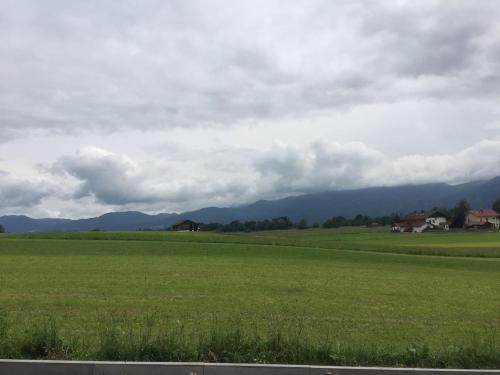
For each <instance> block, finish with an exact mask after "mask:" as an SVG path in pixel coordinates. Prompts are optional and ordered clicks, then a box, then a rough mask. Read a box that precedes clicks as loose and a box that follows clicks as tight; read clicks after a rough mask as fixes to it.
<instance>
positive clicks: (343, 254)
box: [0, 228, 500, 368]
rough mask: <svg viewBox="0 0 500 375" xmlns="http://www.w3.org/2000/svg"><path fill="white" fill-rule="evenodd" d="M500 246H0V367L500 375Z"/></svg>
mask: <svg viewBox="0 0 500 375" xmlns="http://www.w3.org/2000/svg"><path fill="white" fill-rule="evenodd" d="M499 331H500V233H465V232H458V233H445V234H444V233H425V234H392V233H388V228H341V229H328V230H327V229H309V230H288V231H269V232H255V233H237V234H218V233H202V232H199V233H172V232H81V233H80V232H75V233H31V234H3V235H0V357H17V358H19V357H23V358H66V359H111V360H113V359H126V360H203V361H231V362H238V361H244V362H288V363H315V364H350V365H358V364H365V365H395V366H401V365H412V366H431V367H483V368H495V367H497V368H498V367H500V332H499Z"/></svg>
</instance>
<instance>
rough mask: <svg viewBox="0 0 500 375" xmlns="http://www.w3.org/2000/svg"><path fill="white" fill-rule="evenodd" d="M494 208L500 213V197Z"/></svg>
mask: <svg viewBox="0 0 500 375" xmlns="http://www.w3.org/2000/svg"><path fill="white" fill-rule="evenodd" d="M493 209H494V210H495V211H496V212H499V213H500V198H498V199H497V200H496V201H495V202H494V203H493Z"/></svg>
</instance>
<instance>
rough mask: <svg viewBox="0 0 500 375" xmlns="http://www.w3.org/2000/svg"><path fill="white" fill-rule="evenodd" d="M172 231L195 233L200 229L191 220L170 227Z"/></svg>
mask: <svg viewBox="0 0 500 375" xmlns="http://www.w3.org/2000/svg"><path fill="white" fill-rule="evenodd" d="M172 230H174V231H177V232H197V231H199V230H200V227H199V226H198V224H197V223H195V222H194V221H192V220H181V221H178V222H177V223H175V224H174V225H172Z"/></svg>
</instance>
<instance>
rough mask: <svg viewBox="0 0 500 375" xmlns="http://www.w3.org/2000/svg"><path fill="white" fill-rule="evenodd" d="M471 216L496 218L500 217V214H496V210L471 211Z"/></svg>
mask: <svg viewBox="0 0 500 375" xmlns="http://www.w3.org/2000/svg"><path fill="white" fill-rule="evenodd" d="M470 214H471V215H474V216H475V217H496V216H500V214H499V213H498V212H496V211H495V210H491V209H485V210H471V211H470Z"/></svg>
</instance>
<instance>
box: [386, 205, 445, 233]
mask: <svg viewBox="0 0 500 375" xmlns="http://www.w3.org/2000/svg"><path fill="white" fill-rule="evenodd" d="M449 229H450V223H449V222H448V217H447V216H446V215H445V214H443V213H442V212H440V211H438V210H431V211H415V212H412V213H411V214H408V215H406V216H405V217H403V219H402V220H401V221H400V222H399V223H395V224H393V225H392V231H393V232H418V233H421V232H423V231H439V230H441V231H447V230H449Z"/></svg>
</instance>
